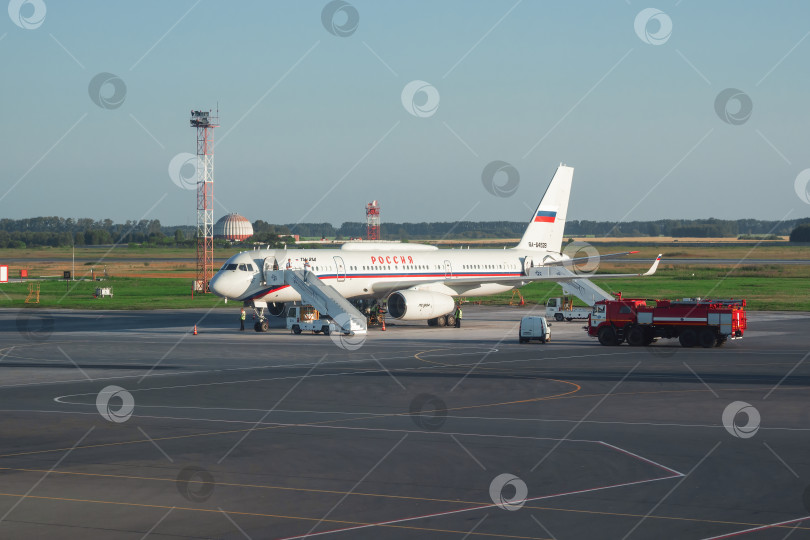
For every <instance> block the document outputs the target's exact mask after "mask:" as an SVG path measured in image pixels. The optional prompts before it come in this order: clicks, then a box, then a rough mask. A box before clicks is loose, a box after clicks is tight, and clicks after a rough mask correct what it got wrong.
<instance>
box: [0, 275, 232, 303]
mask: <svg viewBox="0 0 810 540" xmlns="http://www.w3.org/2000/svg"><path fill="white" fill-rule="evenodd" d="M28 283H32V284H34V286H36V282H33V281H31V282H28ZM28 283H6V284H3V285H0V307H15V308H51V309H59V308H71V309H181V308H210V307H214V306H217V307H225V303H224V302H223V301H222V299H221V298H219V297H216V296H214V295H212V294H208V295H195V297H194V299H192V298H191V280H189V279H180V278H111V279H108V280H105V281H102V282H93V281H89V280H88V281H70V282H65V281H61V280H59V281H57V280H45V281H40V282H38V283H39V285H40V303H39V304H26V303H25V299H26V296H27V295H28ZM96 287H112V288H113V297H112V298H93V292H94V291H95V290H96ZM233 305H234V304H230V306H231V307H232V306H233ZM237 305H239V304H237Z"/></svg>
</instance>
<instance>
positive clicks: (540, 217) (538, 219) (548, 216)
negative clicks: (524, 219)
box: [534, 210, 557, 223]
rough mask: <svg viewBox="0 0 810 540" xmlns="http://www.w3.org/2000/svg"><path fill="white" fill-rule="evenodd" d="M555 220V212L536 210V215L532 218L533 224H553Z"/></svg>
mask: <svg viewBox="0 0 810 540" xmlns="http://www.w3.org/2000/svg"><path fill="white" fill-rule="evenodd" d="M555 219H557V212H556V211H554V210H538V211H537V215H536V216H534V222H535V223H554V220H555Z"/></svg>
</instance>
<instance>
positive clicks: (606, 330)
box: [597, 326, 618, 346]
mask: <svg viewBox="0 0 810 540" xmlns="http://www.w3.org/2000/svg"><path fill="white" fill-rule="evenodd" d="M597 337H598V338H599V343H601V344H602V345H608V346H612V345H618V343H617V342H616V331H615V330H614V329H613V327H612V326H603V327H602V328H600V329H599V334H598V336H597Z"/></svg>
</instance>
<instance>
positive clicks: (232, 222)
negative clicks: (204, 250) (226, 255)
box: [214, 214, 253, 241]
mask: <svg viewBox="0 0 810 540" xmlns="http://www.w3.org/2000/svg"><path fill="white" fill-rule="evenodd" d="M251 236H253V225H252V224H251V223H250V221H248V219H247V218H246V217H244V216H240V215H239V214H227V215H225V216H222V217H221V218H220V220H219V221H217V222H216V223H214V237H215V238H224V239H226V240H232V241H241V240H247V239H248V238H250V237H251Z"/></svg>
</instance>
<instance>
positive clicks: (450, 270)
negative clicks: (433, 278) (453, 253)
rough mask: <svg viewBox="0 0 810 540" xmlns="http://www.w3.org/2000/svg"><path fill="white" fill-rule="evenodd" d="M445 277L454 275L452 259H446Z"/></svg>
mask: <svg viewBox="0 0 810 540" xmlns="http://www.w3.org/2000/svg"><path fill="white" fill-rule="evenodd" d="M444 277H453V267H452V266H451V265H450V261H444Z"/></svg>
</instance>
